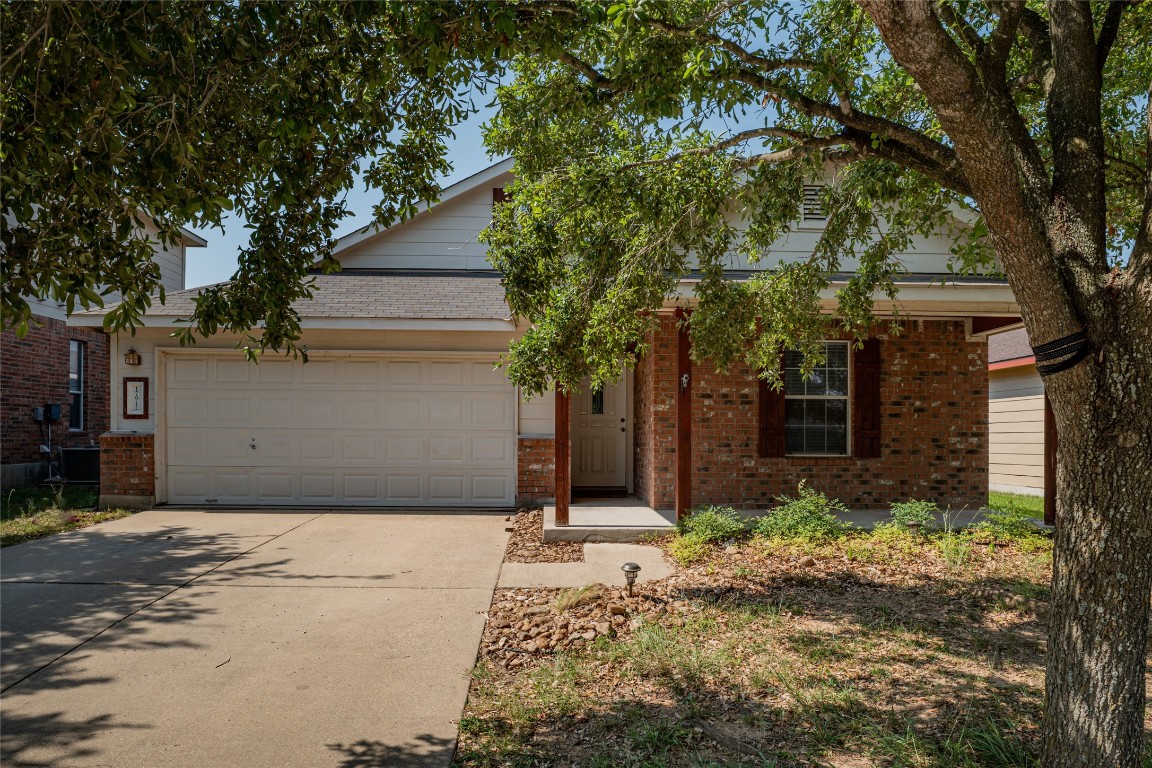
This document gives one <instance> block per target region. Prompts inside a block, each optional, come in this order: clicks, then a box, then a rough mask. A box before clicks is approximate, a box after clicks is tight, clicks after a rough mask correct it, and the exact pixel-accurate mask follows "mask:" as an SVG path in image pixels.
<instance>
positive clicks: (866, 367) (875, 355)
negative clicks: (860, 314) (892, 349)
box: [852, 339, 880, 459]
mask: <svg viewBox="0 0 1152 768" xmlns="http://www.w3.org/2000/svg"><path fill="white" fill-rule="evenodd" d="M852 382H853V383H852V455H853V456H854V457H856V458H858V459H878V458H880V339H868V340H867V341H865V342H864V346H863V347H861V348H860V349H857V350H853V354H852Z"/></svg>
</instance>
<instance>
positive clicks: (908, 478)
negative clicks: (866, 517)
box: [637, 318, 988, 509]
mask: <svg viewBox="0 0 1152 768" xmlns="http://www.w3.org/2000/svg"><path fill="white" fill-rule="evenodd" d="M673 323H674V321H673V320H672V319H671V318H669V319H668V321H667V322H663V321H662V324H661V328H660V331H659V332H658V333H657V338H656V339H655V340H654V345H653V351H654V353H655V355H656V356H657V357H656V360H655V366H656V367H657V368H658V369H659V370H661V371H663V373H664V375H662V376H661V375H659V374H657V375H655V376H654V377H653V378H654V380H655V382H656V386H655V387H651V388H652V389H654V390H655V394H654V396H653V398H652V399H653V401H654V405H653V406H652V408H653V409H654V411H655V412H657V413H661V414H664V415H665V418H663V419H658V420H655V421H654V430H653V431H654V433H655V434H654V435H652V436H651V437H649V438H645V439H647V440H649V441H651V442H653V443H654V444H655V445H656V446H657V448H656V449H655V450H650V451H649V453H651V454H653V455H655V456H657V457H658V460H659V461H658V464H659V466H661V467H664V466H665V465H666V466H667V472H666V473H661V474H660V477H659V478H658V488H657V490H656V492H655V493H654V494H652V493H651V492H650V495H649V496H648V499H649V503H650V504H652V505H653V506H657V507H665V508H667V507H670V506H671V505H672V503H673V485H672V467H673V461H672V459H673V456H674V438H675V418H674V416H675V411H674V391H673V389H672V387H671V384H672V383H674V382H670V381H669V379H670V378H671V376H672V375H674V372H675V326H674V324H673ZM881 354H882V373H881V393H880V396H881V403H882V409H883V411H882V426H881V430H882V434H881V457H880V458H878V459H853V458H851V457H830V458H783V459H762V458H760V457H759V455H758V440H757V438H758V435H757V429H758V418H757V417H758V413H759V398H758V394H757V382H756V378H755V376H754V375H753V374H752V372H751V371H750V370H748V369H747V368H746V367H743V366H735V367H734V368H733V369H732V370H731V371H730V372H729V373H728V374H720V373H718V372H716V371H715V370H713V369H712V368H711V366H709V365H707V364H698V365H695V366H693V386H692V389H693V403H692V412H693V423H692V439H693V453H692V466H693V486H692V501H693V504H707V503H724V504H732V505H735V506H737V507H744V508H752V509H763V508H766V507H767V506H769V505H770V504H771V503H772V499H773V498H774V497H775V496H777V495H779V494H781V493H787V494H789V495H794V494H795V492H796V486H797V484H798V483H799V482H800V481H801V480H807V481H808V482H809V484H810V485H812V486H813V487H814V488H816V489H817V490H821V491H824V492H826V493H828V494H829V495H830V496H833V497H836V498H838V499H840V500H841V501H843V502H844V503H845V504H848V505H850V506H852V507H855V508H858V509H869V508H883V507H886V506H887V505H888V504H889V503H890V502H892V501H898V500H904V499H908V498H910V497H914V498H917V499H929V500H932V501H935V502H936V503H938V504H941V505H951V506H952V507H953V508H954V509H956V508H960V507H963V506H969V507H976V506H983V505H984V504H985V503H986V502H987V494H988V426H987V425H988V375H987V347H986V345H985V344H984V343H983V342H982V341H975V342H968V341H965V337H964V323H963V322H962V321H931V320H924V321H919V320H913V321H909V322H908V323H907V326H906V328H905V331H904V334H903V335H902V336H900V337H896V338H886V339H884V341H883V342H882V346H881ZM638 371H639V368H638ZM640 381H641V377H639V376H638V377H637V389H638V391H637V406H638V408H637V413H638V414H639V413H640V410H641V409H640V408H639V406H640V404H641V402H642V401H643V398H644V397H646V396H647V395H646V394H645V393H642V392H640V391H639V389H640ZM644 381H645V387H649V385H648V383H647V381H648V380H647V379H644ZM661 406H664V409H665V410H664V411H661V410H659V409H660V408H661ZM640 424H641V421H640V420H639V418H638V430H637V433H638V439H637V466H638V468H639V467H640V465H641V462H642V461H643V459H642V456H641V454H642V453H643V452H642V451H641V446H642V444H643V445H645V446H646V445H647V443H642V440H641V439H640V438H639V435H640V433H641V432H642V431H643V430H641V429H640V428H639V427H640ZM665 446H666V447H665ZM640 477H641V472H639V471H638V472H637V481H638V482H637V487H638V488H639V487H640V486H639V480H640ZM653 499H654V501H655V503H654V504H653V501H652V500H653Z"/></svg>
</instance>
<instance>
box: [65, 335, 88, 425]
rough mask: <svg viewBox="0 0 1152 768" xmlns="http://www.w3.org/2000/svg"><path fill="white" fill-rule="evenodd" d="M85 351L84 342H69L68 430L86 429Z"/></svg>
mask: <svg viewBox="0 0 1152 768" xmlns="http://www.w3.org/2000/svg"><path fill="white" fill-rule="evenodd" d="M84 351H85V350H84V342H82V341H75V340H73V341H70V342H68V394H69V395H70V396H71V398H72V404H71V407H70V408H69V409H68V428H69V429H73V430H81V429H84Z"/></svg>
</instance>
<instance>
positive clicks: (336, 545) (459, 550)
mask: <svg viewBox="0 0 1152 768" xmlns="http://www.w3.org/2000/svg"><path fill="white" fill-rule="evenodd" d="M473 517H474V518H475V521H480V523H479V524H477V522H475V521H473V522H471V523H467V522H466V523H465V524H462V522H461V521H462V520H463V521H469V520H471V519H472V518H468V517H461V516H458V515H437V514H428V513H427V510H423V512H422V513H421V514H362V513H355V512H352V513H347V512H345V513H330V514H325V515H323V516H321V517H317V518H316V519H315V520H313V521H311V522H310V523H309V524H308V525H307V526H303V527H301V528H298V529H295V530H292V531H289V532H288V533H285V534H284V535H283V536H280V537H279V538H278V539H276V540H275V541H273V542H269V543H268V544H266V545H264V546H262V547H259V548H258V549H254V550H252V551H250V552H247V553H245V554H244V555H242V556H240V557H238V558H236V559H235V560H232V561H231V562H229V563H227V564H226V565H224V566H222V567H220V568H218V569H216V570H215V571H213V572H212V573H210V574H208V575H206V576H205V577H204V578H202V579H200V580H199V581H198V582H197V583H198V584H230V585H235V586H250V587H263V586H269V585H281V586H287V585H291V584H300V585H310V586H329V587H366V586H386V587H392V588H404V587H407V588H414V589H420V588H423V587H426V586H429V585H436V587H437V588H439V589H449V588H458V587H470V586H474V585H475V584H477V583H478V582H479V583H485V582H486V583H489V584H492V583H495V581H496V578H497V576H498V575H499V572H500V561H501V560H502V559H503V553H504V548H505V546H506V544H507V541H508V533H507V532H506V531H505V528H506V527H507V525H508V523H506V522H505V519H506V517H507V515H506V513H498V514H495V513H490V514H485V513H474V515H473ZM353 541H354V542H355V546H349V542H353Z"/></svg>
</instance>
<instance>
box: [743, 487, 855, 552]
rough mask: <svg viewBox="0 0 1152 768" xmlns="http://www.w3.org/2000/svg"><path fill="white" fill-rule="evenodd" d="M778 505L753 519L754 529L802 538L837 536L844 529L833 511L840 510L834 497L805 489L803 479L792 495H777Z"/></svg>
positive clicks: (843, 531) (843, 524) (818, 539)
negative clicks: (764, 514)
mask: <svg viewBox="0 0 1152 768" xmlns="http://www.w3.org/2000/svg"><path fill="white" fill-rule="evenodd" d="M776 500H777V501H779V502H780V506H779V507H777V508H776V509H773V510H771V511H770V512H769V513H768V514H767V515H766V516H764V517H762V518H760V519H759V520H757V521H756V525H755V527H754V530H755V531H756V533H758V534H759V535H761V536H765V537H768V538H778V539H800V540H804V541H830V540H833V539H838V538H840V537H841V536H843V535H844V533H845V532H846V531H847V530H848V525H847V524H845V523H842V522H841V521H840V520H838V519H837V518H836V516H835V515H834V514H833V510H840V509H843V507H842V506H841V504H840V502H839V501H837V500H836V499H829V498H828V497H827V496H825V495H824V494H823V493H820V492H819V491H816V490H813V489H812V488H809V487H808V486H807V485H806V484H805V483H804V482H803V481H801V482H800V487H799V488H798V489H797V495H796V498H794V499H793V498H791V497H788V496H779V497H777V499H776Z"/></svg>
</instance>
